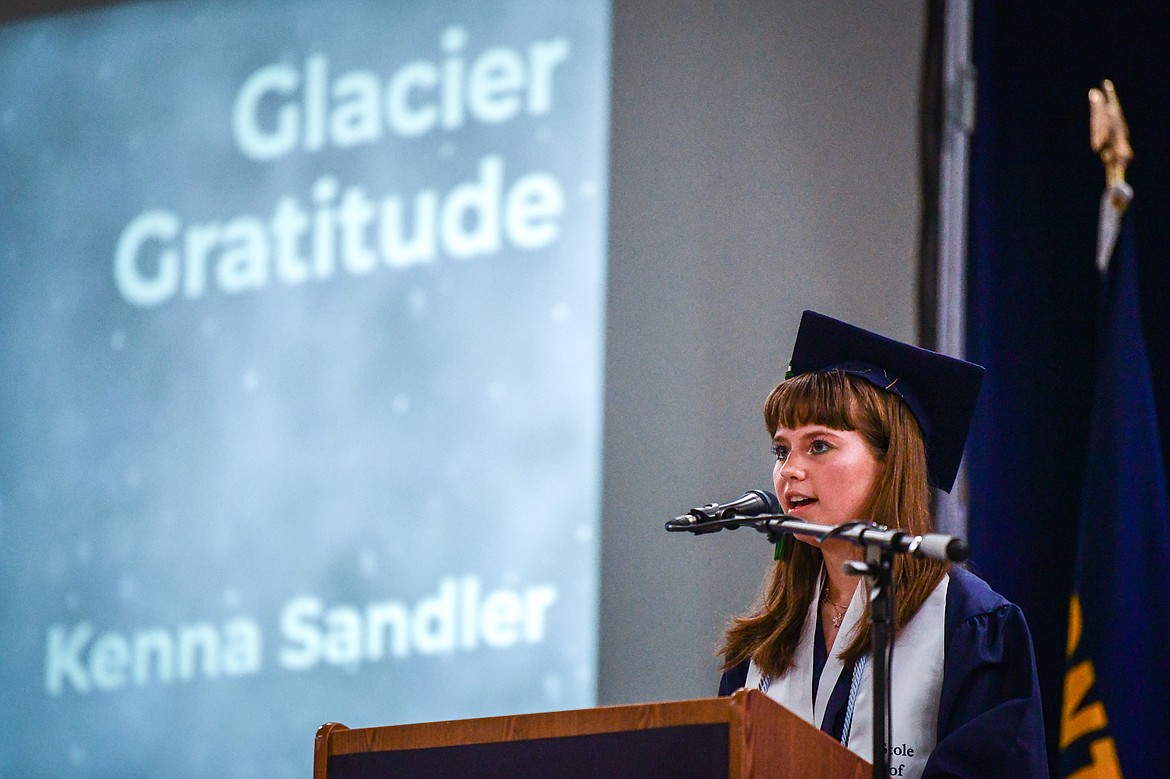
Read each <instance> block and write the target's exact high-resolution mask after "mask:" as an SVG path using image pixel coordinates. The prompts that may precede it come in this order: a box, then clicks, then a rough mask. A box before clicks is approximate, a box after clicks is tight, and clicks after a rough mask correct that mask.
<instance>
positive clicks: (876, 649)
mask: <svg viewBox="0 0 1170 779" xmlns="http://www.w3.org/2000/svg"><path fill="white" fill-rule="evenodd" d="M741 525H743V526H747V527H753V528H755V529H756V530H758V531H760V532H761V533H764V534H766V535H767V537H768V542H769V543H771V544H775V543H776V542H778V541H779V540H780V538H781V537H782V536H784V535H805V536H812V537H814V538H816V539H817V540H818V541H825V540H827V539H830V538H843V539H845V540H848V541H851V542H853V543H854V544H857V545H858V546H861V547H864V548H865V562H858V561H856V560H851V561H849V562H848V563H846V564H845V572H846V573H850V574H852V575H854V576H865V577H866V578H868V579H869V584H870V590H869V621H870V637H871V638H870V655H871V662H872V665H873V777H874V779H888V777H889V775H890V765H889V764H890V756H889V753H888V752H887V751H886V750H887V748H888V746H889V744H890V740H891V733H892V730H891V726H892V722H891V719H892V717H891V706H890V673H891V670H892V664H893V650H894V645H893V636H894V615H895V614H896V613H897V611H896V608H895V604H896V600H895V593H894V555H895V554H914V555H918V556H920V557H930V558H934V559H938V560H949V561H951V562H962V561H964V560H966V559H967V552H968V549H967V543H966V542H965V541H963V540H962V539H961V538H955V537H954V536H946V535H942V534H939V533H927V534H925V535H921V536H915V535H911V534H910V533H907V532H906V531H904V530H890V529H889V528H886V527H884V526H882V525H874V524H870V523H867V522H847V523H845V524H843V525H814V524H812V523H809V522H799V521H796V520H793V519H789V518H788V517H787V516H786V515H784V514H769V515H763V516H731V517H726V518H722V519H713V520H706V521H704V520H700V519H698V518H695V517H688V516H683V517H676V518H675V519H672V520H670V521H669V522H667V523H666V529H667V530H668V531H669V532H681V531H685V532H690V533H695V534H702V533H714V532H716V531H719V530H734V529H736V528H738V527H740V526H741Z"/></svg>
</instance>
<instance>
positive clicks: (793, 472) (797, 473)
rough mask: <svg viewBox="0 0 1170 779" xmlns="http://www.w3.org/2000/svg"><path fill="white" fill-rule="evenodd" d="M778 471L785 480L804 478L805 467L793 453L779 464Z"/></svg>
mask: <svg viewBox="0 0 1170 779" xmlns="http://www.w3.org/2000/svg"><path fill="white" fill-rule="evenodd" d="M776 472H777V473H778V474H780V477H781V478H782V479H784V480H785V481H789V480H791V479H800V478H804V467H803V466H801V464H800V463H799V462H798V461H797V458H796V457H794V456H792V455H788V459H786V460H785V461H784V462H782V463H779V464H778V466H777V470H776Z"/></svg>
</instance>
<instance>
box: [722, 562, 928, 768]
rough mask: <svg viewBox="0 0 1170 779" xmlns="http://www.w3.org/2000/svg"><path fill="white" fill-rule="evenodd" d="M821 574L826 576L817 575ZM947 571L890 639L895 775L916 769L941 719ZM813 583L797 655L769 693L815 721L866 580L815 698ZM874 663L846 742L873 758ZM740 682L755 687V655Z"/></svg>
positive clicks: (860, 608)
mask: <svg viewBox="0 0 1170 779" xmlns="http://www.w3.org/2000/svg"><path fill="white" fill-rule="evenodd" d="M818 578H819V579H823V577H818ZM949 583H950V577H949V576H944V577H943V580H942V581H941V582H939V584H938V586H937V587H935V589H934V592H932V593H931V594H930V596H929V597H928V598H927V599H926V602H925V603H923V604H922V607H921V608H919V609H918V611H917V613H915V615H914V616H913V617H912V618H911V619H910V621H909V622H908V623H907V624H906V625H905V626H903V627H902V629H901V630H900V631H899V632H898V636H897V638H896V639H895V642H894V666H893V680H892V683H891V685H890V689H891V700H890V704H891V708H892V710H893V711H892V723H893V739H894V743H893V744H891V745H889V749H890V750H891V751H890V755H889V764H890V767H891V769H892V771H891V773H892V775H894V776H910V777H917V776H919V775H921V773H922V770H923V768H925V766H926V760H927V758H928V757H930V753H931V752H932V751H933V750H934V745H935V738H936V735H937V725H938V700H939V695H940V693H941V691H942V677H943V644H944V638H945V637H944V635H943V633H944V627H945V618H946V603H947V586H948V584H949ZM821 586H822V585H821V584H819V583H818V585H817V588H816V592H815V593H814V595H813V599H812V602H811V603H810V604H809V607H808V614H807V615H806V616H805V620H804V627H803V628H802V629H801V631H800V642H799V644H798V645H797V648H796V663H795V665H793V667H792V668H790V669H789V670H788V672H787V673H785V674H784V675H783V676H781V677H780V678H778V679H772V680H770V683H769V685H768V689H767V694H768V697H769V698H772V699H774V700H776V701H777V702H779V703H780V704H782V705H783V706H784V707H785V708H787V709H789V710H791V711H792V712H793V713H795V714H796V715H798V716H799V717H800V718H801V719H803V720H804V721H806V722H808V723H811V724H812V725H813V726H814V727H817V728H819V727H820V726H821V723H822V722H823V721H824V718H825V708H826V706H827V705H828V702H829V695H830V694H831V693H832V691H833V688H834V687H835V686H836V684H837V679H839V678H840V677H841V673H842V671H843V670H844V669H843V665H842V663H841V660H840V658H838V657H837V655H838V654H840V653H841V652H843V651H844V650H845V647H846V646H848V645H849V642H850V641H851V640H852V638H853V635H854V631H855V630H856V629H857V627H858V624H859V623H860V622H861V620H862V617H863V615H864V612H865V600H866V598H867V597H868V588H866V587H864V586H860V587H858V588H857V589H856V590H854V592H853V599H852V600H850V601H849V609H848V610H847V611H846V612H845V618H844V620H843V621H842V623H841V628H840V630H839V631H838V632H837V637H836V638H835V639H834V641H833V646H832V647H830V648H829V654H828V659H827V660H826V661H825V667H824V669H823V670H822V671H821V678H820V680H819V681H818V682H817V695H816V699H815V701H814V700H813V698H812V692H811V691H812V669H813V641H814V640H815V632H816V629H817V610H818V608H819V607H820V602H821ZM872 673H873V669H872V664H871V663H866V664H865V668H864V670H863V671H862V675H861V685H860V688H859V689H858V693H857V700H856V702H855V704H854V709H853V725H852V728H851V729H850V732H849V743H848V747H849V749H851V750H852V751H853V752H855V753H857V754H858V755H860V756H861V757H863V758H865V759H866V760H868V761H870V762H872V761H873V676H872ZM744 686H745V687H748V688H752V689H758V688H759V686H760V669H759V667H758V666H757V665H756V663H755V661H754V660H753V661H752V663H751V665H750V666H749V667H748V675H747V681H746V682H745V685H744Z"/></svg>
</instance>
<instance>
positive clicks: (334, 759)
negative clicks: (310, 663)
mask: <svg viewBox="0 0 1170 779" xmlns="http://www.w3.org/2000/svg"><path fill="white" fill-rule="evenodd" d="M872 775H873V768H872V766H871V765H870V764H869V763H867V762H865V761H864V760H862V759H861V758H860V757H858V756H857V755H855V754H853V753H852V752H850V751H849V750H847V749H845V748H844V747H842V746H841V745H840V744H838V743H837V742H836V741H834V740H833V739H832V738H830V737H829V736H827V735H826V734H824V733H822V732H821V731H819V730H817V729H816V728H814V727H812V726H811V725H809V724H808V723H807V722H805V721H804V720H802V719H800V718H799V717H797V716H796V715H795V714H793V713H791V712H789V711H788V710H787V709H785V708H784V707H782V706H780V705H779V704H777V703H776V702H774V701H773V700H772V699H771V698H768V697H767V696H766V695H764V694H763V693H761V692H758V691H756V690H740V691H739V692H737V693H735V694H734V695H732V696H731V697H729V698H703V699H700V700H693V701H678V702H673V703H646V704H639V705H634V706H603V707H599V708H595V709H582V710H580V711H558V712H552V713H548V714H519V715H515V716H510V717H489V718H486V719H471V720H457V721H452V722H431V723H424V724H419V725H398V726H394V727H382V728H360V729H350V728H347V727H346V726H344V725H341V724H338V723H336V722H331V723H328V724H326V725H322V726H321V728H320V729H319V730H318V731H317V738H316V743H315V745H314V750H313V779H380V778H381V777H427V778H428V779H429V777H474V778H475V779H488V778H489V777H490V778H491V779H497V778H499V779H504V778H505V777H506V778H507V779H513V778H514V777H555V779H621V778H623V777H629V778H630V779H635V778H636V779H647V778H648V777H671V778H672V779H673V778H674V777H695V778H696V779H747V777H754V778H756V779H763V778H764V777H768V779H775V778H776V777H784V778H785V779H788V778H791V779H822V778H823V777H833V779H867V777H872Z"/></svg>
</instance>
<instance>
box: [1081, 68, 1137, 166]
mask: <svg viewBox="0 0 1170 779" xmlns="http://www.w3.org/2000/svg"><path fill="white" fill-rule="evenodd" d="M1089 145H1090V146H1091V147H1092V149H1093V151H1095V152H1097V154H1099V155H1100V156H1101V162H1102V163H1104V165H1105V186H1107V187H1112V186H1113V185H1114V184H1119V183H1124V182H1125V169H1126V167H1127V166H1128V165H1129V163H1130V162H1131V161H1132V160H1133V147H1131V146H1130V145H1129V127H1128V126H1127V125H1126V124H1125V115H1124V114H1123V113H1121V102H1120V101H1119V100H1118V99H1117V90H1115V89H1114V88H1113V82H1112V81H1110V80H1109V79H1105V80H1104V81H1102V82H1101V88H1100V89H1098V88H1096V87H1094V88H1092V89H1090V90H1089Z"/></svg>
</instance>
